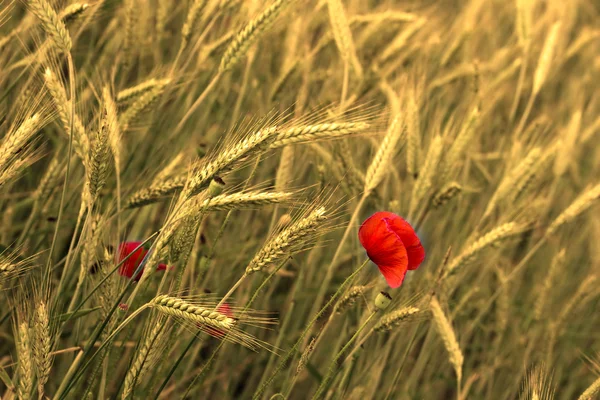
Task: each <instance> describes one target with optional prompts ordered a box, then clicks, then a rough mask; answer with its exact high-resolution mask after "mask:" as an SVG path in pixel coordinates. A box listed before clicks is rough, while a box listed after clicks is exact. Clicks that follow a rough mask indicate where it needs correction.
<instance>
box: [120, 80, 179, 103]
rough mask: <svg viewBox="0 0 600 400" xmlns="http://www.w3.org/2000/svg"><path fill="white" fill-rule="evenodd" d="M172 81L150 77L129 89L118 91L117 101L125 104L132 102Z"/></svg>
mask: <svg viewBox="0 0 600 400" xmlns="http://www.w3.org/2000/svg"><path fill="white" fill-rule="evenodd" d="M170 82H171V80H170V79H168V78H167V79H155V78H152V79H148V80H147V81H144V82H142V83H139V84H137V85H135V86H132V87H129V88H127V89H123V90H121V91H119V93H117V103H119V104H124V103H128V102H131V101H133V100H137V99H138V98H139V97H141V96H143V95H144V94H147V93H148V92H150V91H152V90H154V89H156V88H161V87H163V88H164V87H165V86H167V85H168V84H169V83H170Z"/></svg>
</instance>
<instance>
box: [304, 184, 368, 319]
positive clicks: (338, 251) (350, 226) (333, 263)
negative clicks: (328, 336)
mask: <svg viewBox="0 0 600 400" xmlns="http://www.w3.org/2000/svg"><path fill="white" fill-rule="evenodd" d="M368 195H369V193H368V192H365V193H363V195H362V197H361V198H360V200H359V201H358V204H357V205H356V208H355V209H354V213H353V214H352V217H350V221H349V222H348V226H346V231H345V232H344V235H343V236H342V239H341V240H340V242H339V243H338V247H337V249H336V250H335V253H334V255H333V258H332V259H331V263H330V264H329V267H328V268H327V270H326V272H325V278H324V279H323V281H322V283H321V287H320V288H319V292H318V294H317V297H316V299H315V302H314V303H313V304H314V306H313V310H312V311H311V314H312V313H314V312H316V308H317V307H319V306H320V305H321V303H322V302H323V299H324V298H325V294H326V292H327V289H328V288H329V283H330V282H331V279H332V278H333V273H334V272H335V267H336V266H337V263H338V259H339V258H340V255H341V254H342V250H343V248H344V243H346V240H347V239H348V236H349V235H350V231H351V230H352V229H353V228H354V227H355V225H354V224H355V223H356V220H357V219H358V215H359V214H360V210H361V209H362V206H363V204H364V202H365V200H366V199H367V196H368ZM361 268H362V267H361Z"/></svg>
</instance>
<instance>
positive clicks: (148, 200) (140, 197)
mask: <svg viewBox="0 0 600 400" xmlns="http://www.w3.org/2000/svg"><path fill="white" fill-rule="evenodd" d="M186 180H187V178H186V177H176V178H172V179H167V180H165V181H163V182H157V183H155V184H154V185H152V186H150V187H148V188H145V189H142V190H139V191H138V192H136V193H134V194H133V195H132V196H131V197H130V198H129V200H128V201H127V208H135V207H141V206H144V205H146V204H152V203H155V202H157V201H158V200H160V199H162V198H164V197H166V196H169V195H171V194H173V193H176V192H178V191H180V190H181V189H183V187H184V186H185V182H186Z"/></svg>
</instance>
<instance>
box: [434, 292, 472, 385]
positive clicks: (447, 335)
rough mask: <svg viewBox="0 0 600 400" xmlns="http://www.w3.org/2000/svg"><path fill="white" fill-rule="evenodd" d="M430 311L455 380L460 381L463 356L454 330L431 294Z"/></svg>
mask: <svg viewBox="0 0 600 400" xmlns="http://www.w3.org/2000/svg"><path fill="white" fill-rule="evenodd" d="M430 306H431V313H432V315H433V322H434V324H435V327H436V329H437V331H438V333H439V335H440V337H441V338H442V341H443V342H444V347H446V350H447V351H448V354H449V355H450V363H451V364H452V366H453V367H454V371H455V372H456V380H457V382H458V384H459V388H460V382H461V381H462V367H463V362H464V357H463V354H462V351H461V350H460V347H459V345H458V340H456V335H455V334H454V330H453V329H452V325H450V322H449V321H448V319H447V318H446V315H445V314H444V311H443V310H442V307H441V306H440V303H439V301H438V299H437V298H436V297H435V296H433V297H432V298H431V304H430Z"/></svg>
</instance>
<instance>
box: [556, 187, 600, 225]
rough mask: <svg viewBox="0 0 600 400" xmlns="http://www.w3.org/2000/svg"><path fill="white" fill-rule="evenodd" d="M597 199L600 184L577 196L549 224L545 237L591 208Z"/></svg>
mask: <svg viewBox="0 0 600 400" xmlns="http://www.w3.org/2000/svg"><path fill="white" fill-rule="evenodd" d="M598 199H600V184H597V185H596V186H593V187H591V188H590V189H588V190H586V191H585V192H583V193H582V194H581V195H579V197H577V198H576V199H575V201H573V203H571V205H570V206H569V207H567V209H566V210H564V211H563V212H562V213H561V214H560V215H559V216H558V217H556V219H555V220H554V221H553V222H552V223H551V224H550V226H549V227H548V230H547V231H546V235H552V234H554V233H555V232H556V231H557V230H558V228H560V227H561V226H563V225H564V224H566V223H568V222H571V221H572V220H574V219H575V218H576V217H577V216H578V215H580V214H582V213H583V212H585V211H586V210H588V209H589V208H590V207H592V206H593V205H594V204H595V203H596V201H597V200H598Z"/></svg>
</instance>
